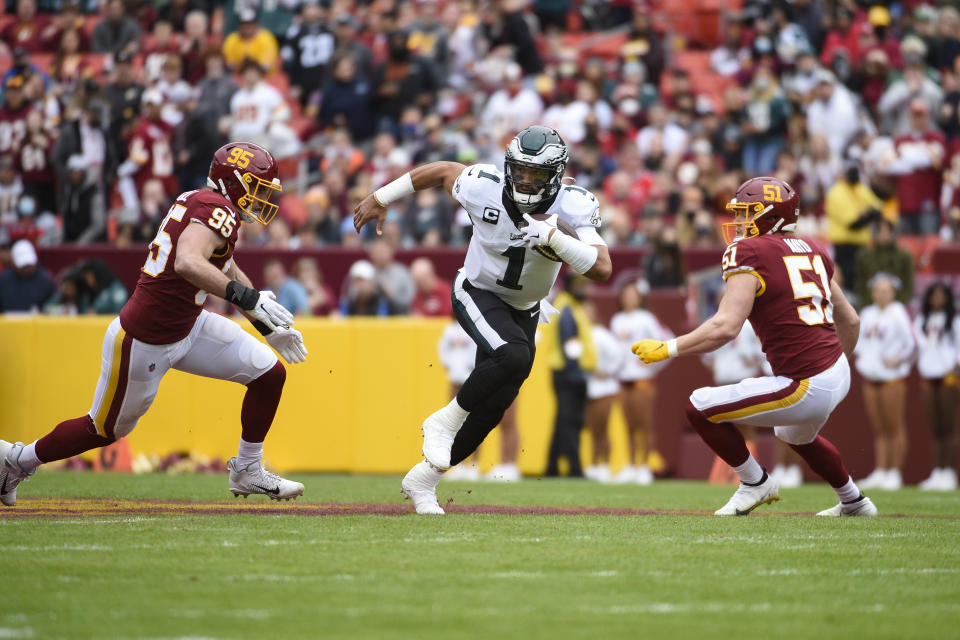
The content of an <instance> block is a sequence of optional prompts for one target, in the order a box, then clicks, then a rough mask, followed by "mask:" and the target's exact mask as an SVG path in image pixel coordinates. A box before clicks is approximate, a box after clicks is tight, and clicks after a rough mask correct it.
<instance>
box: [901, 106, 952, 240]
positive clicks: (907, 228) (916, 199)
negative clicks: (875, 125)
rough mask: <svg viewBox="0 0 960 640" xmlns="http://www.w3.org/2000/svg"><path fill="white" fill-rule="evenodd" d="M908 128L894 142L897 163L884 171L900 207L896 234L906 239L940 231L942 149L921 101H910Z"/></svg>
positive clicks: (943, 150) (942, 140)
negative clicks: (891, 181) (892, 185)
mask: <svg viewBox="0 0 960 640" xmlns="http://www.w3.org/2000/svg"><path fill="white" fill-rule="evenodd" d="M907 112H908V114H909V118H910V127H909V129H907V131H906V133H904V134H903V135H900V136H898V137H897V138H896V140H895V141H894V143H895V145H896V151H897V160H896V161H895V162H894V163H892V164H891V165H889V166H888V167H887V173H889V174H891V175H893V176H895V180H896V195H897V199H898V201H899V203H900V232H901V233H904V234H907V235H922V234H930V233H937V231H939V230H940V187H941V173H940V171H941V167H942V166H943V158H944V153H945V149H944V147H945V146H946V140H945V139H944V137H943V134H942V133H940V132H939V131H937V130H936V129H933V128H931V125H930V116H929V108H928V106H927V104H926V103H925V102H924V101H923V100H922V99H919V98H917V99H915V100H912V101H910V104H909V107H908V109H907Z"/></svg>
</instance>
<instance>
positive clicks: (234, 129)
mask: <svg viewBox="0 0 960 640" xmlns="http://www.w3.org/2000/svg"><path fill="white" fill-rule="evenodd" d="M283 104H284V102H283V96H282V95H280V92H279V91H277V90H276V89H274V88H273V87H271V86H270V85H268V84H266V83H264V82H261V83H259V84H257V85H256V86H255V87H253V89H247V88H242V89H239V90H238V91H237V92H236V93H235V94H233V98H231V99H230V116H231V117H232V118H233V123H232V124H231V125H230V139H231V140H249V139H251V138H255V137H257V136H262V135H263V134H264V133H266V131H267V127H268V126H269V124H270V120H271V119H272V118H273V113H274V111H276V110H277V109H278V108H279V107H280V106H282V105H283Z"/></svg>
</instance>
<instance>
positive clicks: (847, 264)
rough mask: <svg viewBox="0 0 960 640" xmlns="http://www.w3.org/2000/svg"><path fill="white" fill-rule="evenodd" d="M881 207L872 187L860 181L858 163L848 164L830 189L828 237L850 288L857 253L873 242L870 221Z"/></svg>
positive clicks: (874, 218) (846, 284) (854, 278)
mask: <svg viewBox="0 0 960 640" xmlns="http://www.w3.org/2000/svg"><path fill="white" fill-rule="evenodd" d="M882 206H883V203H882V202H880V199H879V198H878V197H877V196H876V195H875V194H874V193H873V191H871V190H870V187H869V186H867V185H865V184H864V183H863V182H861V181H860V169H859V168H858V167H857V165H856V164H852V163H851V164H848V165H847V168H846V170H845V171H844V174H843V177H842V178H841V179H839V180H837V182H836V183H835V184H834V185H833V186H832V187H830V189H829V190H828V191H827V194H826V201H825V203H824V210H825V212H826V215H827V240H829V241H830V243H831V244H833V248H834V251H835V261H836V264H837V267H839V268H840V273H841V276H842V280H841V284H842V285H843V286H844V287H845V288H847V289H850V288H852V287H853V285H854V283H856V282H857V269H856V267H857V254H859V253H860V250H861V249H862V248H863V247H866V246H867V245H868V244H870V222H872V221H875V220H876V219H877V218H878V217H879V216H880V208H881V207H882Z"/></svg>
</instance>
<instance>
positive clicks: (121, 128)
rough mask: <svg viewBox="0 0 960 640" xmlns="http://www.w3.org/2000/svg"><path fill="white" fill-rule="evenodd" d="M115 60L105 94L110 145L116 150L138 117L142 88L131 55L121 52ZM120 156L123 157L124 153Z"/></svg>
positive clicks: (121, 144)
mask: <svg viewBox="0 0 960 640" xmlns="http://www.w3.org/2000/svg"><path fill="white" fill-rule="evenodd" d="M115 58H116V63H115V68H114V70H113V74H112V76H111V78H110V80H109V81H108V83H107V86H106V88H105V93H106V99H107V102H108V103H109V105H110V119H109V123H110V144H111V145H112V146H113V148H114V149H117V148H118V146H119V147H121V148H122V146H123V141H124V140H125V139H126V138H127V137H128V135H129V129H130V127H131V126H132V125H133V123H134V122H135V121H136V119H137V116H138V115H140V102H141V100H142V95H143V91H144V86H143V84H142V83H141V82H140V81H139V78H138V77H137V72H136V71H135V70H134V68H133V55H132V54H130V53H126V52H121V53H119V54H117V55H116V56H115ZM120 155H125V151H124V154H120Z"/></svg>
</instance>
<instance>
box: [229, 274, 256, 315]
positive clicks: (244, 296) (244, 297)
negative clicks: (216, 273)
mask: <svg viewBox="0 0 960 640" xmlns="http://www.w3.org/2000/svg"><path fill="white" fill-rule="evenodd" d="M225 298H226V300H227V302H229V303H231V304H235V305H237V306H238V307H240V308H241V309H244V310H245V311H249V310H250V309H253V308H254V307H256V306H257V301H258V300H260V292H258V291H257V290H256V289H251V288H250V287H248V286H245V285H242V284H240V283H239V282H237V281H236V280H231V281H230V282H229V283H228V284H227V291H226V296H225Z"/></svg>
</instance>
